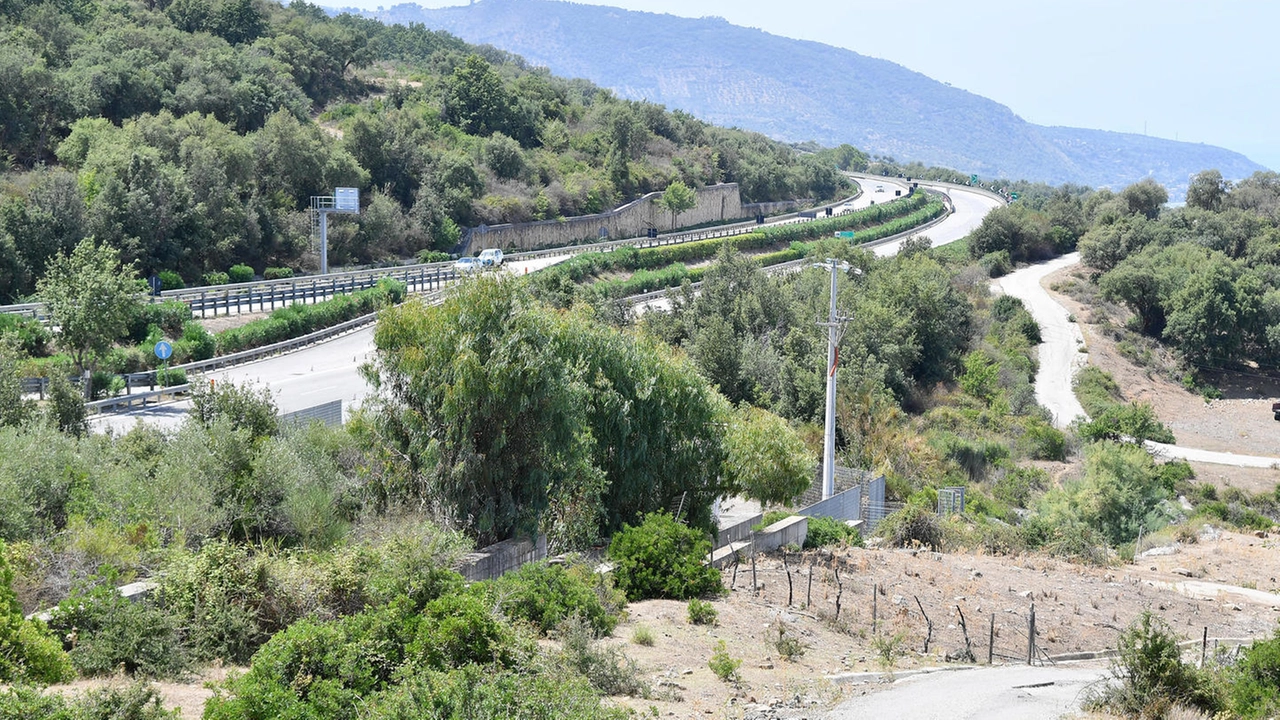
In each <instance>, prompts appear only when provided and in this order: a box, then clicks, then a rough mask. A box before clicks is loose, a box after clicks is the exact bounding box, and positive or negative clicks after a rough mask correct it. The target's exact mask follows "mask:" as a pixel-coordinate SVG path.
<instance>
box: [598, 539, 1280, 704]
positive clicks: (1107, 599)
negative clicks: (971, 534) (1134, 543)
mask: <svg viewBox="0 0 1280 720" xmlns="http://www.w3.org/2000/svg"><path fill="white" fill-rule="evenodd" d="M1278 546H1280V539H1277V537H1276V536H1275V535H1271V536H1269V537H1266V538H1258V537H1255V536H1252V535H1240V534H1235V533H1223V532H1220V531H1218V530H1216V529H1206V530H1204V531H1203V532H1202V533H1201V536H1200V538H1199V539H1198V542H1195V543H1193V544H1168V545H1162V546H1161V547H1160V548H1159V549H1157V550H1155V553H1153V554H1149V555H1146V556H1143V557H1140V558H1139V560H1138V562H1137V563H1136V564H1132V565H1124V566H1120V565H1118V566H1115V567H1111V568H1093V567H1085V566H1080V565H1073V564H1071V563H1067V562H1063V561H1060V560H1055V559H1050V558H1044V557H1039V556H1033V555H1028V556H1016V557H993V556H987V555H973V554H942V553H933V552H928V551H911V550H874V549H871V550H861V549H851V550H847V551H842V552H840V553H838V554H836V555H825V554H818V553H809V554H807V555H804V556H801V555H792V556H790V558H789V562H788V565H789V568H790V571H791V575H792V585H791V595H792V597H791V601H792V602H791V604H788V603H787V599H788V587H787V580H786V570H784V568H783V564H782V562H781V559H780V556H776V555H775V556H772V557H769V558H758V562H757V568H756V570H757V573H756V574H757V582H758V584H759V585H760V586H761V587H760V590H759V592H758V593H756V592H753V591H752V589H751V571H750V568H749V566H744V567H739V569H738V574H737V579H736V582H734V581H733V577H732V575H733V573H732V570H726V575H725V584H726V585H729V584H730V582H733V587H734V589H733V591H732V592H731V593H730V594H729V595H728V596H727V597H726V598H723V599H720V600H716V601H714V603H713V604H714V605H715V607H716V608H717V610H718V611H719V623H718V625H716V626H715V627H706V626H696V625H692V624H691V623H690V622H689V620H688V613H687V610H686V608H685V604H684V603H677V602H672V601H650V602H644V603H636V604H634V605H632V606H630V608H629V617H628V619H627V620H626V622H624V623H623V624H622V625H620V626H619V628H618V629H617V631H615V633H614V638H613V639H611V640H610V642H612V643H615V644H617V645H619V646H621V647H623V648H624V650H625V652H626V653H627V654H628V655H629V656H630V657H632V658H633V659H635V660H636V662H637V663H638V664H639V665H640V667H641V669H642V671H643V672H644V673H645V675H646V677H648V678H649V679H650V680H651V682H652V684H653V685H654V690H655V696H656V699H629V698H619V699H617V701H618V702H621V703H623V704H625V705H628V706H630V707H634V708H636V709H637V710H648V709H649V708H650V707H653V708H656V709H657V710H658V713H659V715H661V716H664V717H681V718H693V717H708V716H710V717H721V718H741V717H753V718H763V717H775V716H778V717H816V716H819V715H820V712H821V711H822V709H823V708H826V707H830V706H831V705H834V704H835V702H837V701H839V700H841V699H845V698H849V697H852V696H854V695H859V694H865V693H867V692H872V691H874V690H875V689H877V688H878V687H882V686H883V682H884V681H885V670H886V667H887V666H886V665H885V663H884V662H883V660H882V658H883V656H882V655H881V653H880V650H883V649H885V647H886V645H887V644H890V643H891V642H892V639H893V638H897V639H898V646H897V649H898V650H899V651H900V652H901V653H902V655H901V656H900V657H898V658H896V659H895V661H894V662H893V665H892V667H893V670H894V671H897V672H901V671H904V670H911V669H915V668H921V667H936V666H942V665H946V664H947V661H946V655H947V654H951V655H953V656H954V655H959V654H961V653H962V652H963V649H964V648H965V640H964V630H963V629H962V628H961V626H960V617H961V613H963V615H964V619H965V624H966V626H967V630H968V634H969V639H970V648H971V651H972V652H973V654H974V656H975V657H976V659H977V660H978V661H979V662H980V663H985V662H986V659H987V647H988V635H989V633H990V632H991V623H992V616H993V615H994V633H995V645H994V660H995V662H997V663H1001V662H1009V663H1020V662H1025V661H1026V654H1027V636H1026V628H1027V616H1028V613H1029V611H1030V609H1031V604H1032V603H1034V604H1035V609H1036V626H1037V629H1038V635H1039V638H1040V640H1039V645H1040V646H1041V647H1043V653H1042V655H1043V654H1047V655H1048V656H1050V657H1055V656H1061V655H1064V654H1068V653H1076V652H1081V651H1097V650H1103V649H1106V648H1112V647H1114V646H1115V640H1116V636H1117V633H1118V632H1119V630H1120V629H1121V628H1123V627H1125V626H1126V625H1127V624H1128V623H1129V622H1131V621H1132V620H1133V619H1134V618H1136V617H1137V616H1138V615H1139V614H1140V613H1141V612H1142V611H1143V610H1152V611H1154V612H1156V613H1158V614H1159V615H1160V616H1162V617H1164V618H1165V619H1166V620H1168V621H1169V622H1170V623H1171V624H1172V625H1173V627H1174V628H1175V629H1176V630H1177V631H1179V632H1180V633H1182V634H1183V635H1184V636H1185V637H1186V638H1189V639H1191V638H1194V639H1199V638H1201V637H1202V633H1203V632H1204V628H1208V635H1209V637H1210V639H1211V640H1210V651H1212V646H1213V644H1214V640H1213V639H1215V638H1253V637H1263V636H1268V635H1270V633H1271V632H1273V631H1274V630H1275V628H1276V622H1277V619H1280V595H1277V594H1276V593H1277V592H1280V583H1278V582H1277V580H1280V554H1277V553H1276V548H1277V547H1278ZM1158 553H1167V554H1158ZM810 562H812V563H813V570H812V576H813V589H812V595H811V603H809V604H806V599H810V598H808V597H807V596H808V595H809V593H810V591H809V586H808V582H809V580H808V579H809V574H810V564H809V563H810ZM837 566H839V567H840V568H841V571H840V581H841V584H842V585H843V591H842V592H841V591H840V590H839V589H838V587H837V585H836V582H835V573H834V569H835V567H837ZM873 587H875V588H876V596H875V601H874V607H875V613H876V615H877V616H878V617H877V620H878V622H877V631H878V632H873V631H872V626H871V623H872V613H873V601H872V588H873ZM1184 592H1185V593H1187V594H1184ZM837 596H839V597H840V599H841V610H840V619H839V621H836V620H835V619H834V615H835V600H836V597H837ZM917 598H919V604H917V600H916V599H917ZM921 608H923V610H924V613H926V614H927V615H928V617H929V619H930V620H932V622H933V635H932V639H931V643H930V648H929V652H928V653H927V654H925V653H923V644H924V640H925V637H926V634H927V625H926V622H925V619H924V617H923V616H922V614H921ZM639 626H644V627H646V628H648V629H649V630H650V631H651V632H652V634H653V636H654V638H655V642H654V644H653V646H652V647H642V646H640V645H636V644H634V643H633V642H631V638H632V636H633V634H634V632H635V629H636V628H637V627H639ZM780 626H781V627H783V628H784V629H785V631H786V632H787V633H788V634H790V635H791V636H793V637H796V638H798V639H799V640H801V642H803V643H804V645H805V646H806V650H805V652H804V654H803V655H802V656H800V657H798V658H796V659H794V660H792V661H788V660H786V659H784V658H783V657H782V656H781V655H780V654H779V652H778V648H777V646H776V643H775V638H776V637H777V633H778V628H779V627H780ZM877 638H879V641H877ZM719 640H723V641H724V642H725V645H726V648H727V650H728V652H729V654H730V656H732V657H734V658H737V659H741V660H742V665H741V667H740V669H739V672H740V674H741V680H740V681H739V682H738V683H736V684H735V683H726V682H723V681H721V680H720V679H718V678H717V677H716V676H715V675H714V674H713V673H712V672H711V670H710V669H709V667H708V665H707V663H708V660H709V659H710V658H711V656H712V653H713V652H714V651H715V646H716V643H717V641H719ZM676 698H679V699H676Z"/></svg>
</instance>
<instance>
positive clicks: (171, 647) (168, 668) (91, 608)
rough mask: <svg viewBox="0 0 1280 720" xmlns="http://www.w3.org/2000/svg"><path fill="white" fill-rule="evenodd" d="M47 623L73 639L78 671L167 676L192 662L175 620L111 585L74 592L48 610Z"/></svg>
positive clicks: (72, 650)
mask: <svg viewBox="0 0 1280 720" xmlns="http://www.w3.org/2000/svg"><path fill="white" fill-rule="evenodd" d="M49 627H50V628H51V629H52V630H53V631H54V632H56V633H58V634H59V635H60V636H63V637H69V636H72V637H74V638H75V640H74V642H73V643H71V644H72V647H71V649H70V651H69V654H70V655H71V662H72V664H73V665H74V666H75V668H76V670H77V671H79V672H80V674H82V675H111V674H112V673H115V672H116V671H117V670H118V669H123V670H124V671H125V672H126V673H128V674H130V675H138V676H142V677H153V678H171V677H177V676H180V675H182V674H183V673H185V672H186V671H187V669H188V668H189V667H190V664H189V662H188V658H187V655H188V654H187V649H186V647H185V646H184V644H183V642H182V634H181V629H180V627H179V626H178V624H177V622H176V619H175V618H174V617H172V616H170V615H168V614H167V613H165V612H163V611H162V610H161V609H159V608H158V607H156V606H155V605H153V604H152V603H150V602H148V601H141V602H134V601H131V600H127V599H125V598H124V597H123V596H121V595H120V593H119V592H117V591H116V589H115V587H114V585H112V584H102V585H98V586H97V587H94V588H92V589H90V590H88V591H85V592H80V593H76V594H73V595H72V596H71V597H69V598H67V599H66V600H64V601H62V603H60V604H59V605H58V607H56V608H54V610H53V611H52V612H51V613H50V618H49Z"/></svg>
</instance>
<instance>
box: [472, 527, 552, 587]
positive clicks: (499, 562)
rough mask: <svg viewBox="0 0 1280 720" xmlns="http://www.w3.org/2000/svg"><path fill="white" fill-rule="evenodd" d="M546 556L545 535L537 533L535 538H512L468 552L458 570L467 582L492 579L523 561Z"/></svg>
mask: <svg viewBox="0 0 1280 720" xmlns="http://www.w3.org/2000/svg"><path fill="white" fill-rule="evenodd" d="M546 556H547V536H546V535H539V536H538V538H537V540H533V539H530V538H512V539H510V540H503V541H502V542H499V543H494V544H493V545H490V546H488V547H485V548H481V549H479V550H477V551H475V552H473V553H469V554H468V555H467V556H466V557H465V558H463V560H462V565H460V566H459V567H458V572H459V573H462V576H463V577H465V578H466V579H467V580H468V581H469V582H477V581H479V580H492V579H494V578H496V577H499V576H500V575H502V574H503V573H505V572H509V571H511V570H515V569H516V568H518V567H520V566H521V565H524V564H525V563H531V562H535V561H538V560H542V559H543V558H545V557H546Z"/></svg>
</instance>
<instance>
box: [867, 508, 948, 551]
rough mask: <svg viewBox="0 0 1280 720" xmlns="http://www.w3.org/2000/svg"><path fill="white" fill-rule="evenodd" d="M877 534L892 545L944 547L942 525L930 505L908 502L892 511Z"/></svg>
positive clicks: (878, 528)
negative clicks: (899, 508)
mask: <svg viewBox="0 0 1280 720" xmlns="http://www.w3.org/2000/svg"><path fill="white" fill-rule="evenodd" d="M876 534H877V535H879V536H880V537H882V538H884V540H885V542H886V543H887V544H888V545H889V546H890V547H909V546H912V545H918V546H922V547H927V548H932V549H934V550H938V549H941V547H942V525H941V524H940V523H939V522H938V516H937V515H935V514H934V512H933V510H932V509H931V508H930V507H926V506H923V505H918V504H908V505H907V506H906V507H904V508H902V509H901V510H899V511H897V512H895V513H891V514H890V515H889V516H888V517H886V518H885V519H884V520H882V521H880V525H879V526H877V527H876Z"/></svg>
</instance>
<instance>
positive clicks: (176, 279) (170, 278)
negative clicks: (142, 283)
mask: <svg viewBox="0 0 1280 720" xmlns="http://www.w3.org/2000/svg"><path fill="white" fill-rule="evenodd" d="M156 277H158V278H160V289H161V290H162V291H163V290H181V289H183V288H185V287H186V286H187V284H186V283H185V282H183V281H182V276H181V275H179V274H178V273H176V272H174V271H172V270H161V271H160V272H158V273H156Z"/></svg>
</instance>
